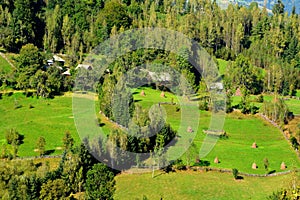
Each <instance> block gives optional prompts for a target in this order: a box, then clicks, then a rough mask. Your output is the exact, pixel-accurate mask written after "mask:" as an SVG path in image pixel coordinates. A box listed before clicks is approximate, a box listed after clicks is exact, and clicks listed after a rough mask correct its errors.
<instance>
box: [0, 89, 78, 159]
mask: <svg viewBox="0 0 300 200" xmlns="http://www.w3.org/2000/svg"><path fill="white" fill-rule="evenodd" d="M15 105H19V106H21V107H20V108H18V109H15ZM30 105H31V106H32V107H33V108H30ZM0 113H1V115H0V133H1V134H0V141H1V143H4V142H5V131H6V130H8V129H11V128H16V129H17V131H18V132H19V133H20V134H22V135H24V136H25V137H24V144H21V146H20V148H19V156H36V155H38V153H36V152H34V149H35V145H36V141H37V139H38V137H39V136H43V137H45V139H46V150H47V151H49V153H51V154H61V153H62V151H61V150H59V149H60V147H61V146H62V138H63V136H64V134H65V132H66V131H70V132H71V134H72V136H73V137H74V139H75V141H76V144H79V137H78V135H77V133H76V129H75V125H74V119H73V117H72V98H71V96H70V95H69V96H58V97H55V98H54V99H37V98H35V97H29V98H26V97H25V96H24V95H23V94H22V93H15V94H13V95H11V96H8V95H3V96H2V99H1V100H0Z"/></svg>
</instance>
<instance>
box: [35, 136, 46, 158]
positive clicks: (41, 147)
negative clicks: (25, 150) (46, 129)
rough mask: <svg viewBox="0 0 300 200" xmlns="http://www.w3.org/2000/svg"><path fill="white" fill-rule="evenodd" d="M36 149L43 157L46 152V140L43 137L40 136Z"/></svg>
mask: <svg viewBox="0 0 300 200" xmlns="http://www.w3.org/2000/svg"><path fill="white" fill-rule="evenodd" d="M36 149H37V151H38V152H39V155H40V156H43V155H44V154H45V151H46V140H45V138H44V137H43V136H40V137H39V138H38V140H37V142H36Z"/></svg>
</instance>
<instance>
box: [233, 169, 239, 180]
mask: <svg viewBox="0 0 300 200" xmlns="http://www.w3.org/2000/svg"><path fill="white" fill-rule="evenodd" d="M232 175H233V178H234V179H237V178H238V175H239V170H237V169H236V168H234V169H232Z"/></svg>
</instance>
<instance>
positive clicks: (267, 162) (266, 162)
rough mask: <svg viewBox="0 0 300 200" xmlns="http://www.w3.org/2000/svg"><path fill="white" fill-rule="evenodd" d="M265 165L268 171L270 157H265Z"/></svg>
mask: <svg viewBox="0 0 300 200" xmlns="http://www.w3.org/2000/svg"><path fill="white" fill-rule="evenodd" d="M264 167H265V170H267V171H268V168H269V160H268V158H265V159H264Z"/></svg>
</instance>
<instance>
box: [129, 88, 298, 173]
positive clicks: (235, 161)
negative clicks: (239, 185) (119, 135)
mask: <svg viewBox="0 0 300 200" xmlns="http://www.w3.org/2000/svg"><path fill="white" fill-rule="evenodd" d="M141 90H144V91H145V93H146V96H145V97H143V96H141V95H140V91H141ZM166 97H169V98H162V97H161V96H160V92H159V91H156V90H153V89H150V88H141V89H139V90H136V92H135V95H134V99H135V100H138V103H139V104H141V105H142V106H144V107H148V108H149V106H150V104H151V103H152V104H156V103H158V102H165V101H170V100H171V98H173V99H175V98H176V97H174V96H172V94H169V93H166ZM163 106H164V108H165V110H166V113H167V122H169V123H170V124H171V125H172V127H173V128H174V129H176V130H178V129H179V124H180V122H181V119H182V117H184V116H181V113H180V112H176V111H175V110H176V105H163ZM210 119H211V113H210V112H206V111H201V112H200V123H199V127H198V129H196V127H193V129H195V132H196V134H197V135H196V137H195V140H194V143H195V144H196V150H195V151H196V152H199V149H200V147H201V145H202V141H203V140H204V138H205V136H206V135H205V134H204V133H203V130H208V129H209V123H210ZM186 129H187V127H184V130H186ZM224 130H225V131H226V133H227V134H228V136H229V138H228V139H219V141H218V142H217V144H216V146H215V148H214V149H213V150H212V151H211V152H210V153H209V154H208V155H207V156H206V157H205V158H202V159H203V160H206V161H208V162H210V166H211V167H217V168H227V169H232V168H237V169H239V170H240V171H243V172H247V173H257V174H265V173H268V172H269V171H273V172H275V171H276V172H280V171H282V170H280V164H281V163H282V162H285V164H286V165H287V170H288V169H293V168H294V167H296V168H299V167H300V161H299V159H298V158H297V155H296V153H295V151H294V150H293V149H292V148H291V147H290V145H289V143H288V141H286V140H285V139H284V137H283V135H282V134H281V132H280V131H279V130H278V129H277V128H275V127H273V126H272V125H270V124H269V123H267V122H265V121H263V120H262V119H261V118H260V117H259V116H250V115H248V116H245V115H242V114H240V113H232V114H229V115H227V116H226V119H225V125H224ZM182 134H191V133H187V132H186V133H182ZM254 142H256V143H257V145H258V148H257V149H253V148H251V145H252V144H253V143H254ZM182 148H184V147H182ZM215 157H218V158H219V160H220V163H219V164H215V163H214V162H213V161H214V159H215ZM195 158H196V153H195V154H194V157H193V158H192V160H193V161H194V160H195ZM264 158H267V159H268V160H269V169H268V171H266V170H265V169H264V162H263V160H264ZM182 159H183V160H186V159H187V156H186V155H183V157H182ZM254 162H255V163H256V164H257V166H258V168H257V169H256V170H254V169H252V168H251V166H252V164H253V163H254Z"/></svg>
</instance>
